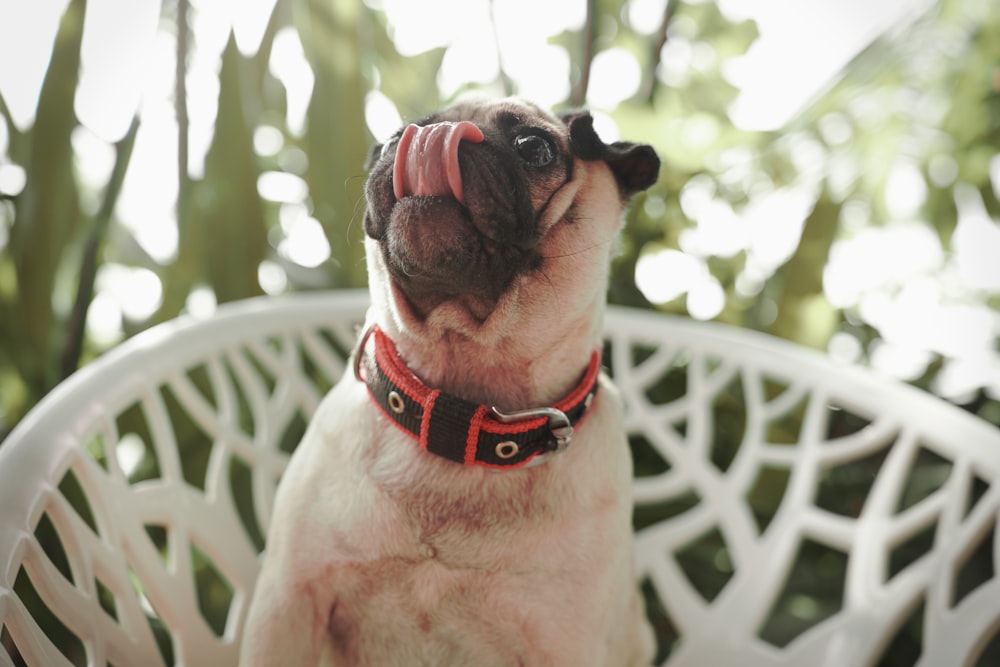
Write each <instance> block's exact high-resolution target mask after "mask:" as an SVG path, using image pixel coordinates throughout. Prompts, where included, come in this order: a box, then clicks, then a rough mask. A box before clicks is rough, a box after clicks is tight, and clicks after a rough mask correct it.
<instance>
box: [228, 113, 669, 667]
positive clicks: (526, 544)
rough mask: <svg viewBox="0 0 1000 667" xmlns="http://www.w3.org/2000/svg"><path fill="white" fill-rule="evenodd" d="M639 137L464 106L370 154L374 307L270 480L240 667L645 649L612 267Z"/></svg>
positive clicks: (594, 656) (601, 656) (636, 182)
mask: <svg viewBox="0 0 1000 667" xmlns="http://www.w3.org/2000/svg"><path fill="white" fill-rule="evenodd" d="M659 166H660V161H659V158H658V157H657V155H656V153H655V151H654V150H653V149H652V148H651V147H650V146H648V145H644V144H634V143H628V142H613V143H606V142H604V141H602V140H601V138H600V137H599V136H598V135H597V133H596V132H595V130H594V126H593V118H592V117H591V116H590V115H589V114H588V113H586V112H571V113H566V114H563V115H561V116H556V115H553V114H551V113H548V112H546V111H544V110H542V109H540V108H539V107H537V106H535V105H533V104H531V103H528V102H525V101H520V100H516V99H504V100H499V101H488V102H483V101H476V102H461V103H457V104H455V105H454V106H451V107H450V108H447V109H445V110H443V111H440V112H438V113H434V114H432V115H430V116H428V117H426V118H424V119H423V120H421V121H419V122H417V123H414V124H410V125H407V126H406V127H405V128H403V129H402V130H401V131H399V132H398V133H397V134H396V135H395V136H394V137H393V138H392V139H391V140H389V141H388V142H387V143H386V144H385V145H384V146H382V147H381V152H380V154H378V155H377V157H375V158H374V159H373V164H371V165H370V168H371V170H370V175H369V179H368V182H367V185H366V193H365V194H366V199H367V204H368V208H367V213H366V215H365V219H364V229H365V232H366V240H365V250H366V253H367V262H368V267H369V282H370V290H371V308H370V310H369V312H368V315H367V322H366V327H365V330H364V333H363V335H361V336H360V341H359V343H358V347H357V349H356V351H355V356H354V364H353V372H352V371H349V372H347V373H345V375H344V377H343V378H342V379H341V380H340V381H339V383H338V384H337V385H336V386H335V387H334V388H333V389H332V390H331V392H330V393H329V395H328V396H327V397H325V398H324V400H323V402H322V404H321V405H320V407H319V409H318V411H317V413H316V415H315V416H314V418H313V420H312V421H311V423H310V425H309V427H308V429H307V432H306V434H305V436H304V439H303V441H302V443H301V445H300V446H299V448H298V449H297V450H296V451H295V453H294V455H293V457H292V460H291V462H290V464H289V467H288V468H287V470H286V472H285V473H284V475H283V478H282V480H281V483H280V487H279V489H278V493H277V497H276V502H275V507H274V513H273V518H272V520H271V524H270V528H269V532H268V538H267V551H266V557H265V560H264V564H263V568H262V572H261V574H260V578H259V581H258V582H257V584H256V590H255V592H254V597H253V601H252V604H251V608H250V611H249V612H248V619H247V622H246V626H245V629H244V634H243V639H242V647H241V661H240V664H242V665H267V666H273V665H281V666H291V665H353V666H378V667H385V666H394V665H400V666H403V665H405V666H407V667H412V666H414V665H434V666H438V665H462V666H471V665H475V666H477V667H482V666H490V665H498V666H500V665H503V666H508V665H529V666H533V665H539V666H552V665H567V666H570V665H571V666H572V667H580V666H581V665H595V666H613V667H622V666H626V665H648V664H649V663H650V661H651V659H652V655H653V651H654V640H653V636H652V633H651V630H650V628H649V626H648V624H647V621H646V617H645V605H644V602H643V599H642V596H641V593H640V590H639V587H638V586H637V582H636V581H635V576H634V571H633V547H632V531H631V511H632V502H631V492H630V489H631V477H632V464H631V457H630V453H629V447H628V444H627V440H626V436H625V430H624V425H623V408H622V404H621V401H620V398H619V394H618V393H617V391H616V389H615V388H614V386H613V385H612V384H611V382H610V380H609V379H608V378H607V377H606V376H605V375H604V374H603V373H602V372H601V370H600V369H601V349H602V348H601V340H602V339H601V331H602V324H601V321H602V316H603V312H604V309H605V292H606V288H607V284H608V272H609V263H610V260H611V258H612V255H613V253H614V251H615V248H616V238H617V235H618V232H619V228H620V226H621V224H622V218H623V212H624V209H625V207H626V205H627V204H628V201H629V199H630V197H631V196H632V195H633V194H634V193H636V192H638V191H640V190H644V189H646V188H648V187H649V186H650V185H652V184H653V183H654V182H655V181H656V180H657V177H658V172H659Z"/></svg>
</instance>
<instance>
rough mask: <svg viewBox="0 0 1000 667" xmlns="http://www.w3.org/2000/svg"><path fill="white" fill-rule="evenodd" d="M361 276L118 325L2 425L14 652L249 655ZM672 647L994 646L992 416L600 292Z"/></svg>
mask: <svg viewBox="0 0 1000 667" xmlns="http://www.w3.org/2000/svg"><path fill="white" fill-rule="evenodd" d="M364 304H365V296H364V294H361V293H353V292H351V293H342V294H337V295H319V296H317V295H311V296H301V297H296V298H293V299H288V300H283V301H280V302H275V301H273V300H271V301H267V300H262V301H255V302H248V303H245V304H239V305H236V306H232V307H229V308H228V309H226V310H225V313H224V314H220V315H219V316H217V317H216V318H213V319H212V320H211V321H207V322H195V323H171V324H169V325H167V326H166V327H163V328H160V329H159V330H154V331H152V332H149V333H147V334H146V335H143V336H140V337H138V338H137V339H135V340H133V341H130V342H129V343H127V344H126V345H124V346H122V348H120V349H118V350H116V351H114V352H112V353H111V354H109V355H108V356H107V357H106V358H105V359H102V360H101V361H99V362H98V363H96V364H94V365H93V366H92V367H90V368H88V369H85V370H84V372H83V373H80V374H78V375H77V376H75V377H74V378H72V379H71V380H70V381H69V382H67V383H65V384H64V385H63V386H62V387H60V388H59V389H57V390H56V392H54V393H53V395H52V396H50V397H49V399H48V400H47V401H46V402H45V403H44V404H43V405H42V406H40V408H39V409H38V410H36V412H35V413H33V415H32V416H31V417H29V419H27V420H25V422H24V423H23V424H22V425H21V427H19V429H18V430H17V431H16V432H15V433H14V434H12V436H11V438H10V439H9V440H8V442H7V443H5V444H4V445H3V446H2V447H0V558H2V559H4V560H0V565H2V566H3V569H2V570H0V640H2V642H3V647H4V649H6V650H0V665H13V664H21V663H20V662H19V661H20V660H21V659H22V658H19V657H18V656H23V660H25V661H26V662H27V664H29V665H46V666H48V665H64V664H91V665H101V666H103V665H106V664H109V663H110V664H112V665H118V666H124V665H140V664H141V665H153V664H175V663H185V664H219V665H223V664H235V658H236V647H237V646H238V644H239V632H240V628H241V626H242V621H243V618H244V615H245V612H246V606H247V603H248V601H249V595H250V592H251V590H252V585H253V580H254V577H255V576H256V572H257V567H258V564H257V558H258V554H259V552H260V550H261V549H262V548H263V544H264V537H263V535H264V526H266V525H267V522H268V520H269V511H270V506H271V502H272V500H273V493H274V489H275V485H276V482H277V479H278V478H279V477H280V475H281V472H282V470H283V469H284V466H285V464H286V462H287V457H288V454H289V452H290V451H291V450H292V448H293V447H294V446H295V443H297V442H298V439H299V437H300V436H301V434H302V432H303V430H304V428H305V424H306V422H307V420H308V417H309V415H311V414H312V412H313V410H314V409H315V407H316V405H317V404H318V401H319V399H320V397H321V396H322V395H323V393H324V392H325V391H326V390H327V389H328V388H329V387H330V386H331V385H332V384H333V382H335V381H336V378H337V377H339V375H340V374H341V372H342V371H343V369H344V363H345V358H346V356H347V353H348V351H349V350H350V348H351V346H352V344H353V341H354V338H355V332H354V326H355V324H356V323H357V322H358V321H359V320H360V319H361V317H362V315H363V311H364ZM607 332H608V344H607V348H608V349H607V356H606V360H607V363H608V365H610V366H611V367H612V371H613V374H614V376H615V379H616V381H617V383H618V384H619V386H620V387H621V388H622V391H623V393H624V395H625V397H626V402H627V405H628V415H627V420H628V429H629V435H630V438H631V442H632V445H633V451H634V454H635V460H636V474H637V480H636V484H635V493H636V498H637V501H638V507H637V510H636V517H635V520H636V525H637V527H638V528H639V529H640V531H639V534H638V538H637V540H638V546H639V554H638V563H639V571H640V574H641V577H642V582H643V588H644V591H645V592H646V597H647V602H648V609H649V612H650V617H651V618H652V620H653V622H654V626H655V627H656V629H657V633H658V638H659V640H660V653H659V661H662V662H664V664H669V665H671V666H672V667H674V666H677V665H711V664H741V665H761V666H764V665H806V664H809V665H812V664H816V665H823V664H827V665H876V664H885V665H904V664H905V665H912V664H920V665H941V664H947V665H961V664H968V665H973V664H977V663H976V661H977V660H979V661H980V662H979V664H983V665H986V664H995V661H1000V640H997V639H996V638H995V635H996V634H997V632H998V631H1000V577H997V576H996V572H997V571H998V568H1000V562H998V559H1000V543H998V533H1000V531H998V530H997V522H998V518H1000V485H998V484H996V483H995V482H996V480H997V479H998V477H1000V432H997V431H996V430H995V429H993V428H992V427H990V426H989V425H986V424H985V423H982V422H978V421H977V420H974V419H972V418H971V417H969V416H968V415H965V414H963V413H961V412H960V411H958V410H956V409H954V408H952V407H951V406H947V405H944V404H942V403H940V402H938V401H935V400H934V399H932V398H930V397H928V396H925V395H922V394H919V393H918V392H915V391H910V390H908V389H907V388H903V387H898V386H896V385H889V384H885V383H882V382H880V381H877V380H874V379H872V378H871V377H870V376H868V375H865V374H863V373H859V372H856V371H852V370H849V369H842V368H837V367H835V366H833V365H831V364H830V363H829V362H827V361H826V360H824V359H821V358H820V357H819V356H818V355H811V354H808V353H804V352H802V351H800V350H796V349H793V348H790V346H787V345H784V344H780V343H778V342H775V341H771V340H766V339H762V338H761V337H758V336H754V335H752V334H750V333H748V332H745V331H738V330H732V329H725V328H720V327H715V326H711V325H699V324H694V323H690V322H685V321H679V320H674V319H669V318H664V317H659V316H655V315H650V314H645V313H634V312H629V311H621V310H612V312H611V313H610V314H609V317H608V324H607Z"/></svg>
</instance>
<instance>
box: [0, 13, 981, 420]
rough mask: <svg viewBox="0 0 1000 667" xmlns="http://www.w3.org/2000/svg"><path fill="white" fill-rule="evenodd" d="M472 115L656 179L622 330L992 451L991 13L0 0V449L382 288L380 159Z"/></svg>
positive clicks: (626, 270)
mask: <svg viewBox="0 0 1000 667" xmlns="http://www.w3.org/2000/svg"><path fill="white" fill-rule="evenodd" d="M470 93H477V94H483V93H486V94H495V95H507V94H518V95H522V96H526V97H528V98H531V99H534V100H536V101H538V102H539V103H541V104H543V105H547V106H551V107H555V108H560V107H567V106H581V105H586V106H588V107H590V108H591V109H592V110H593V111H594V113H595V114H596V115H597V116H598V127H599V129H600V131H601V133H602V134H603V135H604V136H605V138H607V139H614V138H616V137H621V138H628V139H633V140H642V141H648V142H650V143H652V144H653V145H654V146H655V147H656V149H657V150H658V151H659V153H660V154H661V156H662V157H663V161H664V169H663V172H662V176H661V178H660V181H659V183H657V185H656V186H655V187H654V188H652V189H651V190H650V191H649V192H648V193H645V194H644V195H642V196H640V197H638V198H637V200H636V201H635V204H634V206H633V209H632V211H631V213H630V216H629V220H628V225H627V228H626V230H625V233H624V235H623V239H622V244H621V253H620V255H619V256H618V258H617V260H616V262H615V265H614V271H613V275H614V279H613V285H612V288H611V293H610V298H611V300H612V301H613V302H616V303H624V304H629V305H636V306H641V307H647V308H657V309H661V310H665V311H669V312H676V313H683V314H687V315H689V316H690V317H694V318H698V319H715V320H721V321H724V322H729V323H732V324H736V325H738V326H743V327H748V328H752V329H760V330H764V331H768V332H770V333H773V334H776V335H778V336H781V337H783V338H787V339H789V340H793V341H797V342H799V343H803V344H805V345H808V346H811V347H815V348H819V349H823V350H826V351H828V352H829V354H830V355H832V356H833V357H834V358H836V359H837V360H838V361H842V362H843V363H857V364H863V365H869V366H871V367H873V368H874V369H876V371H877V372H879V373H883V374H888V375H890V376H893V377H897V378H900V379H902V380H905V381H908V382H912V383H915V384H917V385H919V386H921V387H923V388H925V389H927V390H928V391H932V392H934V393H936V394H939V395H941V396H942V397H944V398H946V399H947V400H950V401H953V402H955V403H958V404H960V405H962V406H964V407H965V408H967V409H968V410H970V411H972V412H974V413H977V414H979V415H981V416H983V417H985V418H987V419H989V420H991V421H993V422H995V423H1000V403H998V402H997V398H998V397H1000V354H998V346H997V340H998V334H1000V310H998V307H1000V225H998V217H1000V204H998V194H1000V12H998V11H997V9H996V6H995V4H994V3H993V2H991V1H990V0H940V1H939V2H933V1H931V0H757V1H755V2H746V1H744V0H720V1H719V2H710V1H708V0H695V1H692V0H686V1H679V0H572V1H566V2H552V3H541V2H529V1H527V0H432V1H428V2H409V1H408V0H367V1H366V2H363V3H362V2H354V1H350V0H280V1H275V0H246V1H237V0H164V1H163V2H160V0H117V1H116V0H86V1H84V0H35V1H34V2H31V3H24V2H19V1H18V0H0V436H2V435H3V434H4V433H6V432H8V431H9V430H10V429H11V428H12V427H13V425H14V424H15V423H17V421H18V420H19V419H20V418H21V417H22V416H23V415H24V414H25V412H26V411H27V410H28V409H30V407H31V406H32V405H33V404H34V403H36V402H37V401H38V400H39V399H40V398H41V397H42V396H43V395H44V394H45V393H46V392H47V391H48V390H49V389H51V388H52V386H53V385H54V384H55V383H57V382H58V381H59V380H60V379H61V378H63V377H65V376H66V375H68V374H69V373H71V372H72V371H73V370H74V369H76V368H77V367H79V366H80V365H81V364H85V363H86V362H87V361H89V360H90V359H92V358H94V356H95V355H98V354H100V353H101V352H102V351H104V350H107V349H108V348H109V347H111V346H113V345H115V344H116V343H118V342H120V341H122V340H123V339H125V338H127V337H128V336H130V335H132V334H134V333H136V332H137V331H140V330H142V329H145V328H147V327H149V326H151V325H153V324H155V323H157V322H160V321H163V320H165V319H168V318H172V317H175V316H177V315H178V314H181V313H190V314H192V315H194V316H197V317H204V316H207V315H209V314H210V313H211V312H212V310H213V309H214V308H215V307H216V305H217V304H219V303H222V302H225V301H230V300H233V299H239V298H243V297H249V296H254V295H260V294H272V295H279V294H282V293H284V292H289V291H296V290H306V289H329V288H338V287H349V286H361V285H363V284H364V281H365V267H364V259H363V254H362V243H361V238H362V230H361V225H360V224H359V222H360V216H361V215H362V211H363V207H364V201H363V197H362V185H363V179H364V169H363V164H364V160H365V157H366V153H367V151H368V149H369V147H370V145H371V144H372V143H373V142H375V141H377V140H381V139H384V138H386V137H387V136H388V135H390V134H391V133H392V132H393V131H394V130H395V129H396V128H397V127H398V126H399V125H400V123H401V122H404V121H406V120H407V119H411V118H415V117H419V116H421V115H423V114H425V113H427V112H429V111H431V110H433V109H434V108H436V107H438V106H440V105H441V104H443V103H446V102H448V101H451V100H454V99H456V98H459V97H461V96H463V95H467V94H470Z"/></svg>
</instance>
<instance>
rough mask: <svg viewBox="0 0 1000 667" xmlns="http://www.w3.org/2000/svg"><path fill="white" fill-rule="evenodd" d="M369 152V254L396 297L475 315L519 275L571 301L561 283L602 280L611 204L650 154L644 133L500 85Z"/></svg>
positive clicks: (514, 286) (645, 181)
mask: <svg viewBox="0 0 1000 667" xmlns="http://www.w3.org/2000/svg"><path fill="white" fill-rule="evenodd" d="M370 166H371V172H370V176H369V180H368V184H367V189H366V197H367V201H368V210H367V213H366V215H365V232H366V233H367V235H368V237H369V242H368V243H369V245H368V250H369V255H371V254H372V251H373V250H375V255H376V256H375V257H372V256H369V263H370V264H374V265H375V266H374V269H373V271H372V272H373V273H375V274H377V273H380V272H382V271H383V270H384V272H385V273H386V274H387V278H388V280H389V281H391V283H392V286H391V287H392V299H393V300H395V301H397V302H401V301H405V303H396V304H395V306H396V307H397V308H398V309H401V310H402V311H405V313H406V316H407V317H409V318H410V319H413V320H423V319H426V318H427V317H429V316H430V315H431V314H432V313H433V312H434V311H435V310H437V309H439V308H442V307H444V308H449V309H451V310H452V311H455V310H456V309H457V310H462V311H464V312H466V313H467V314H469V315H470V316H471V317H472V319H474V320H477V321H479V322H483V321H485V320H486V319H488V318H489V316H490V315H491V314H492V313H493V312H494V311H495V310H496V309H497V308H498V307H499V306H500V304H502V303H503V302H504V301H505V300H508V299H510V298H512V295H513V294H514V293H515V292H516V293H522V292H524V289H523V288H524V287H525V286H526V282H531V281H537V282H538V283H539V284H540V285H541V288H540V289H541V290H549V291H551V292H553V294H552V296H553V297H554V298H557V299H559V300H560V301H561V303H563V304H564V305H570V302H571V301H572V295H571V294H570V292H573V291H576V290H575V289H571V288H572V286H574V285H578V286H579V287H581V288H582V289H581V290H580V291H585V289H586V288H584V286H585V285H589V284H590V283H591V282H592V281H593V279H596V280H597V281H598V282H602V281H603V280H606V271H607V269H606V265H607V263H608V259H609V257H610V254H611V251H612V249H613V246H614V239H615V237H616V235H617V231H618V228H619V225H620V220H621V217H622V211H623V209H624V207H625V205H626V204H627V202H628V200H629V198H630V197H631V195H633V194H634V193H635V192H637V191H639V190H643V189H645V188H647V187H649V186H650V185H652V184H653V183H654V182H655V181H656V179H657V175H658V171H659V166H660V161H659V158H658V157H657V155H656V153H655V151H654V150H653V149H652V148H651V147H650V146H648V145H644V144H633V143H628V142H615V143H611V144H607V143H605V142H603V141H602V140H601V139H600V138H599V137H598V135H597V134H596V132H595V131H594V127H593V119H592V117H591V116H590V115H589V114H588V113H586V112H577V113H568V114H566V115H564V116H562V117H557V116H555V115H552V114H550V113H548V112H545V111H543V110H542V109H540V108H538V107H536V106H534V105H532V104H530V103H527V102H523V101H519V100H513V99H506V100H501V101H494V102H485V103H484V102H464V103H459V104H456V105H454V106H452V107H449V108H447V109H445V110H443V111H440V112H437V113H434V114H431V115H430V116H428V117H426V118H424V119H423V120H421V121H419V122H417V123H414V124H411V125H408V126H406V127H405V128H403V129H401V130H400V131H399V132H397V133H396V135H395V136H394V137H393V138H392V139H390V140H389V141H388V142H387V143H386V144H385V145H384V146H377V147H376V150H375V151H373V159H372V162H371V164H370ZM373 246H377V249H376V248H374V247H373ZM595 250H596V251H597V252H594V251H595ZM373 279H377V280H385V279H386V276H378V275H373ZM602 296H603V293H602ZM536 300H537V299H536ZM522 305H523V304H522ZM452 319H454V317H452Z"/></svg>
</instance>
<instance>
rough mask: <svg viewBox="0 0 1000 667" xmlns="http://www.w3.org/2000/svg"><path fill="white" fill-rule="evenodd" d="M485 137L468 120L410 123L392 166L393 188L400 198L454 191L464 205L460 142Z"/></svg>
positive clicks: (476, 140)
mask: <svg viewBox="0 0 1000 667" xmlns="http://www.w3.org/2000/svg"><path fill="white" fill-rule="evenodd" d="M482 140H483V133H482V131H481V130H480V129H479V128H478V127H476V126H475V124H473V123H470V122H469V121H467V120H463V121H460V122H458V123H434V124H433V125H423V126H420V125H407V126H406V129H405V130H403V136H402V137H400V138H399V144H398V145H397V146H396V159H395V162H394V163H393V165H392V188H393V192H394V193H395V195H396V199H402V198H403V197H406V196H409V195H416V196H424V197H426V196H431V195H445V194H451V196H453V197H454V198H455V199H456V200H458V202H459V203H461V204H464V203H465V198H464V197H463V195H462V173H461V171H460V170H459V168H458V145H459V143H461V142H462V141H472V142H475V143H479V142H480V141H482Z"/></svg>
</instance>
